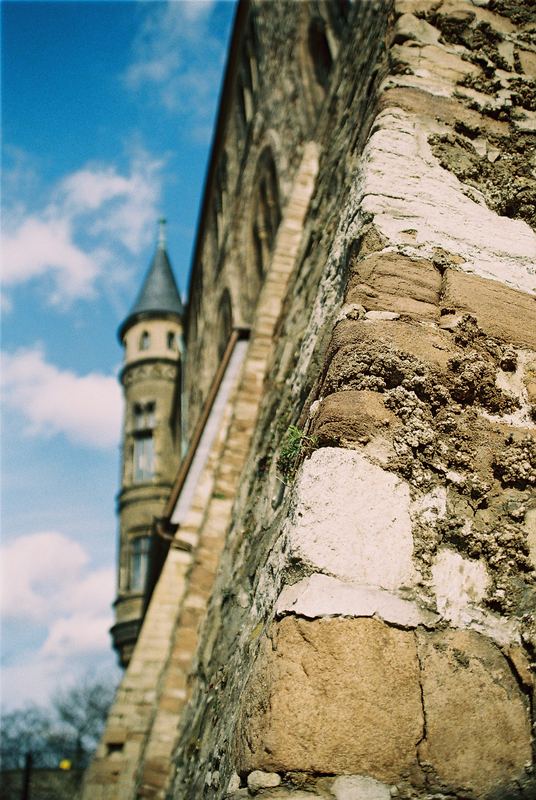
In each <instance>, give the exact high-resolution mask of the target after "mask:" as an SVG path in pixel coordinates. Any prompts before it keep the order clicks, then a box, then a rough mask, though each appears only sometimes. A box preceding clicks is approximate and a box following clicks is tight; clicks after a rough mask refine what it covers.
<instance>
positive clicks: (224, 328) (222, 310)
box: [218, 289, 233, 361]
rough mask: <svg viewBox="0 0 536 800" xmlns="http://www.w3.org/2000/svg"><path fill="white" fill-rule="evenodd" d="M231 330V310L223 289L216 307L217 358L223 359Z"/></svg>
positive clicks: (228, 295)
mask: <svg viewBox="0 0 536 800" xmlns="http://www.w3.org/2000/svg"><path fill="white" fill-rule="evenodd" d="M232 330H233V308H232V304H231V295H230V294H229V290H228V289H225V290H224V292H223V294H222V296H221V300H220V305H219V307H218V358H219V359H220V361H221V359H222V358H223V354H224V353H225V349H226V347H227V343H228V341H229V339H230V338H231V332H232Z"/></svg>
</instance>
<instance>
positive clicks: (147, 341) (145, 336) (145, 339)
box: [140, 331, 151, 350]
mask: <svg viewBox="0 0 536 800" xmlns="http://www.w3.org/2000/svg"><path fill="white" fill-rule="evenodd" d="M150 346H151V334H150V333H149V331H143V332H142V334H141V336H140V350H148V349H149V347H150Z"/></svg>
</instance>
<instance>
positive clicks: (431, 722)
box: [417, 630, 531, 797]
mask: <svg viewBox="0 0 536 800" xmlns="http://www.w3.org/2000/svg"><path fill="white" fill-rule="evenodd" d="M417 641H418V648H419V659H420V662H421V666H422V685H423V697H424V710H425V718H426V738H425V740H424V741H423V742H422V743H421V745H420V747H419V756H420V760H421V763H423V762H427V763H428V764H429V765H430V766H431V768H432V769H433V771H434V772H435V774H436V775H437V777H438V779H439V781H440V782H442V783H444V784H447V785H448V786H450V787H453V788H461V787H465V788H466V789H470V790H472V791H473V792H475V793H476V794H477V796H478V797H483V796H485V795H486V793H487V792H488V791H489V790H491V789H492V788H495V789H496V788H498V787H499V786H501V785H502V784H508V783H509V782H511V781H513V780H515V779H516V778H517V777H518V776H519V775H520V774H521V773H522V772H523V768H524V765H525V764H526V763H527V762H530V760H531V748H530V722H529V716H528V703H527V701H526V699H525V698H524V697H523V695H522V693H521V692H520V690H519V688H518V686H517V684H516V680H515V678H514V676H513V675H512V673H511V671H510V667H509V666H508V662H507V661H506V659H505V658H504V656H503V655H502V653H501V652H500V650H499V649H498V648H497V647H496V646H495V645H494V644H493V643H492V642H491V641H490V640H489V639H487V638H486V637H485V636H481V635H480V634H478V633H475V632H472V631H460V630H447V631H441V632H437V633H420V634H418V635H417Z"/></svg>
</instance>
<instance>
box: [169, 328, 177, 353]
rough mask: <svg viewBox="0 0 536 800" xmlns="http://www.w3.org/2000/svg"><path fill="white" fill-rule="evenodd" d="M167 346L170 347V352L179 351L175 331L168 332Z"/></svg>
mask: <svg viewBox="0 0 536 800" xmlns="http://www.w3.org/2000/svg"><path fill="white" fill-rule="evenodd" d="M167 346H168V350H176V349H177V337H176V336H175V334H174V333H173V331H168V335H167Z"/></svg>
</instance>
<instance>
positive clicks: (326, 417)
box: [313, 390, 397, 445]
mask: <svg viewBox="0 0 536 800" xmlns="http://www.w3.org/2000/svg"><path fill="white" fill-rule="evenodd" d="M396 422H397V418H396V416H395V414H393V412H392V411H389V410H388V409H387V408H386V407H385V402H384V400H383V398H382V396H381V395H380V394H378V393H377V392H370V391H354V390H349V391H344V392H335V393H334V394H330V395H329V396H328V397H326V398H325V399H324V400H323V401H322V402H321V404H320V407H319V409H318V413H317V414H316V416H315V418H314V423H313V433H314V434H315V435H316V436H318V440H319V443H320V444H321V445H326V444H335V445H340V444H342V443H343V442H345V441H346V442H348V441H353V442H357V441H360V440H365V441H366V440H368V439H369V438H370V437H371V436H374V435H375V434H376V433H377V432H378V429H380V430H381V429H383V428H385V427H386V426H389V425H393V424H395V423H396Z"/></svg>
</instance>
